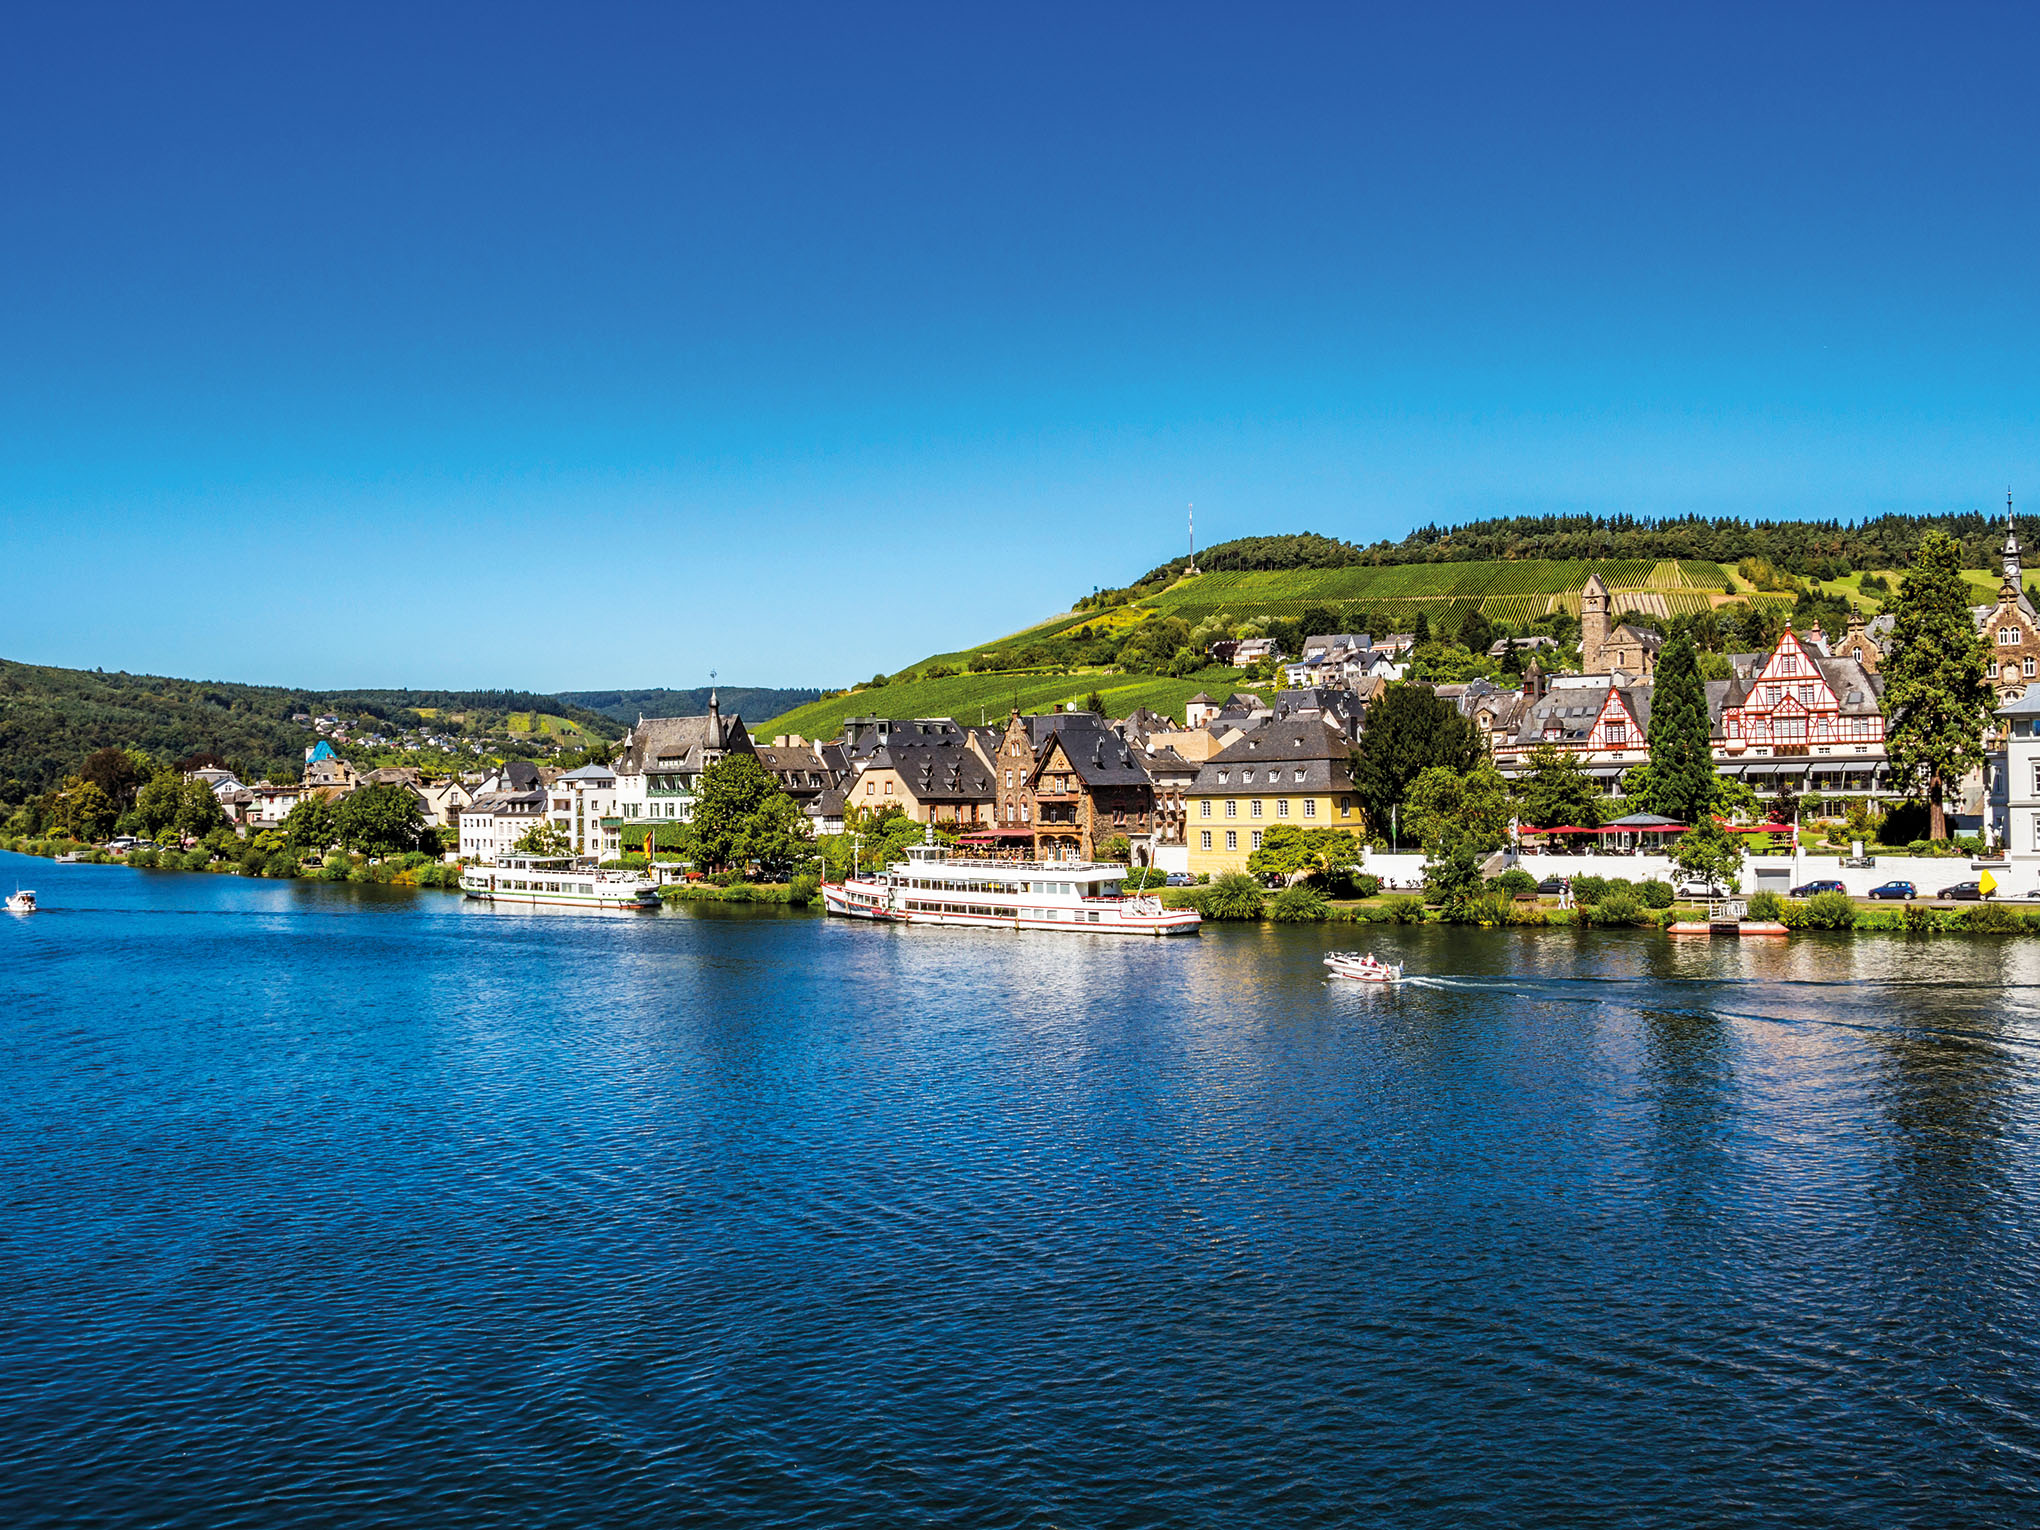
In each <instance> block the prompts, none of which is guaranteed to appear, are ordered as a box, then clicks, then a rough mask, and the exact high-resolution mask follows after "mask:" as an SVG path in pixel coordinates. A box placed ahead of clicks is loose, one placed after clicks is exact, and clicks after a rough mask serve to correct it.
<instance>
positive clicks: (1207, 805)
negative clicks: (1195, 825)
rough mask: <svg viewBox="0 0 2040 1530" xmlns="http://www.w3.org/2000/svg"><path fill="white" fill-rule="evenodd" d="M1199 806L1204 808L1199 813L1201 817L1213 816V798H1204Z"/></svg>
mask: <svg viewBox="0 0 2040 1530" xmlns="http://www.w3.org/2000/svg"><path fill="white" fill-rule="evenodd" d="M1197 806H1198V807H1199V808H1201V809H1202V811H1201V812H1200V813H1199V814H1198V816H1199V817H1200V818H1209V817H1210V816H1211V799H1210V798H1209V797H1206V798H1204V799H1203V800H1202V801H1200V802H1199V803H1198V804H1197Z"/></svg>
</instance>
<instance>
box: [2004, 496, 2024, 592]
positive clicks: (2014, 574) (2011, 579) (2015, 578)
mask: <svg viewBox="0 0 2040 1530" xmlns="http://www.w3.org/2000/svg"><path fill="white" fill-rule="evenodd" d="M2023 572H2024V569H2023V566H2022V564H2021V561H2020V558H2019V529H2018V527H2017V526H2015V525H2013V524H2012V491H2011V490H2010V489H2007V490H2005V583H2006V584H2007V585H2009V586H2011V588H2012V589H2013V590H2015V591H2016V590H2017V589H2018V588H2019V577H2020V575H2021V574H2022V573H2023Z"/></svg>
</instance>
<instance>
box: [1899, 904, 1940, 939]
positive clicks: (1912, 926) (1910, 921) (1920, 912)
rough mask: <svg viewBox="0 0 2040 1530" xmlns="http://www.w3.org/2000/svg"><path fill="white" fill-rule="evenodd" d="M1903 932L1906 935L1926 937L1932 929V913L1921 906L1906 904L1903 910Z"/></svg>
mask: <svg viewBox="0 0 2040 1530" xmlns="http://www.w3.org/2000/svg"><path fill="white" fill-rule="evenodd" d="M1904 915H1905V932H1906V934H1908V935H1928V934H1931V933H1933V929H1934V911H1933V910H1932V909H1930V908H1927V907H1925V906H1924V905H1923V904H1918V903H1908V904H1907V905H1906V906H1905V909H1904Z"/></svg>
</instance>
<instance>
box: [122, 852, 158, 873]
mask: <svg viewBox="0 0 2040 1530" xmlns="http://www.w3.org/2000/svg"><path fill="white" fill-rule="evenodd" d="M127 859H128V864H129V865H130V866H141V867H144V868H145V869H147V870H150V871H154V870H155V869H156V867H157V866H158V865H160V864H161V863H162V860H163V855H162V852H161V851H159V850H130V851H129V852H128V858H127Z"/></svg>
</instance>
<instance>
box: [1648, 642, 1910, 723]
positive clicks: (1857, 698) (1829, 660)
mask: <svg viewBox="0 0 2040 1530" xmlns="http://www.w3.org/2000/svg"><path fill="white" fill-rule="evenodd" d="M1757 657H1758V660H1759V662H1758V664H1757V666H1756V668H1757V669H1761V668H1762V667H1763V666H1762V660H1764V659H1767V658H1769V657H1770V655H1768V654H1760V655H1758V656H1757ZM1807 657H1808V659H1809V660H1811V662H1812V663H1813V665H1814V667H1815V668H1816V669H1818V670H1819V671H1820V676H1821V678H1822V679H1823V680H1825V681H1826V682H1827V684H1828V689H1829V690H1831V691H1833V692H1834V693H1835V700H1836V701H1837V702H1838V703H1840V705H1841V709H1842V715H1843V716H1844V717H1874V716H1876V715H1878V714H1879V713H1881V712H1882V711H1883V710H1884V708H1883V706H1882V704H1881V701H1880V698H1881V697H1882V696H1883V694H1884V677H1883V676H1881V675H1873V674H1871V673H1870V672H1869V671H1868V670H1867V669H1865V668H1864V667H1863V666H1862V664H1860V663H1859V662H1857V661H1856V660H1855V659H1837V658H1833V657H1830V656H1828V655H1824V654H1823V655H1815V654H1812V653H1808V654H1807ZM1778 683H1779V684H1783V685H1790V684H1791V683H1792V682H1791V681H1789V680H1785V681H1780V682H1778ZM1716 684H1719V685H1721V686H1722V687H1723V691H1722V702H1721V705H1722V706H1724V707H1740V706H1746V705H1747V704H1748V703H1749V696H1750V692H1751V691H1752V690H1753V689H1754V688H1755V687H1756V684H1757V681H1756V676H1755V671H1754V670H1752V671H1749V672H1745V671H1744V670H1743V669H1742V668H1741V666H1737V671H1736V675H1735V677H1734V678H1733V679H1731V680H1727V681H1716V682H1711V683H1710V684H1709V686H1708V691H1707V700H1708V708H1709V710H1710V711H1711V712H1713V715H1714V718H1715V720H1716V721H1717V722H1718V721H1719V720H1720V718H1721V713H1720V711H1719V710H1716V709H1715V707H1714V685H1716ZM1638 721H1639V722H1640V721H1642V719H1641V718H1639V719H1638Z"/></svg>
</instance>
